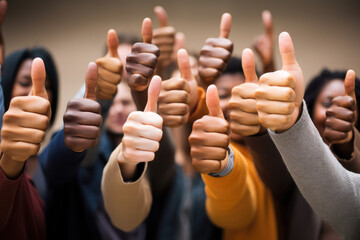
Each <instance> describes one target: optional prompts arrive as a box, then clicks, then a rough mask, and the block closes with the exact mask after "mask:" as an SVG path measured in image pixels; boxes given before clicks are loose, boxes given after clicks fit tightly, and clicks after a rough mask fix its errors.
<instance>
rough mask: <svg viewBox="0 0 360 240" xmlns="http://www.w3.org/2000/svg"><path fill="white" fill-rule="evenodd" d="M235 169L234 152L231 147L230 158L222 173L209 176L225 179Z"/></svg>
mask: <svg viewBox="0 0 360 240" xmlns="http://www.w3.org/2000/svg"><path fill="white" fill-rule="evenodd" d="M233 168H234V152H233V150H232V149H231V147H229V158H228V162H227V164H226V167H225V168H224V169H223V170H222V171H221V172H218V173H209V175H210V176H212V177H225V176H226V175H228V174H229V173H230V172H231V171H232V170H233Z"/></svg>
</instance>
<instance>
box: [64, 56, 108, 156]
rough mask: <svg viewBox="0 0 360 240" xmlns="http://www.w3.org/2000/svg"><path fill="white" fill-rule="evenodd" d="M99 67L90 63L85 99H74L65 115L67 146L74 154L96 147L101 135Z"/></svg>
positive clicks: (69, 103)
mask: <svg viewBox="0 0 360 240" xmlns="http://www.w3.org/2000/svg"><path fill="white" fill-rule="evenodd" d="M97 79H98V78H97V66H96V64H95V63H90V64H89V66H88V69H87V72H86V78H85V85H86V90H85V98H73V99H72V100H70V101H69V102H68V105H67V108H66V111H65V114H64V135H65V145H66V146H67V147H68V148H69V149H71V150H72V151H74V152H82V151H84V150H86V149H89V148H91V147H94V146H95V145H96V144H97V142H98V137H99V135H100V126H101V123H102V116H101V107H100V104H99V103H98V102H97V101H96V96H97V93H96V90H95V89H96V84H97V83H96V82H97Z"/></svg>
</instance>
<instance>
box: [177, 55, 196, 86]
mask: <svg viewBox="0 0 360 240" xmlns="http://www.w3.org/2000/svg"><path fill="white" fill-rule="evenodd" d="M177 61H178V65H179V70H180V74H181V77H182V78H184V79H185V80H193V76H192V73H191V67H190V60H189V55H188V53H187V51H186V50H185V49H180V50H179V51H178V53H177Z"/></svg>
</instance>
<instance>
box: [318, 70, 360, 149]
mask: <svg viewBox="0 0 360 240" xmlns="http://www.w3.org/2000/svg"><path fill="white" fill-rule="evenodd" d="M344 86H345V96H337V97H335V98H333V99H332V101H331V106H330V108H328V109H327V110H326V120H325V131H324V138H325V140H326V141H327V142H328V143H330V144H342V143H347V142H350V141H351V139H352V138H353V127H354V124H355V123H356V122H357V116H358V113H357V112H356V109H357V107H356V104H357V103H356V97H355V72H354V71H353V70H348V71H347V73H346V77H345V81H344Z"/></svg>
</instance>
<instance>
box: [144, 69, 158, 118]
mask: <svg viewBox="0 0 360 240" xmlns="http://www.w3.org/2000/svg"><path fill="white" fill-rule="evenodd" d="M160 90H161V78H160V77H159V76H157V75H155V76H154V77H153V78H152V79H151V82H150V84H149V87H148V99H147V103H146V106H145V109H144V112H157V102H158V98H159V95H160Z"/></svg>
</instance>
